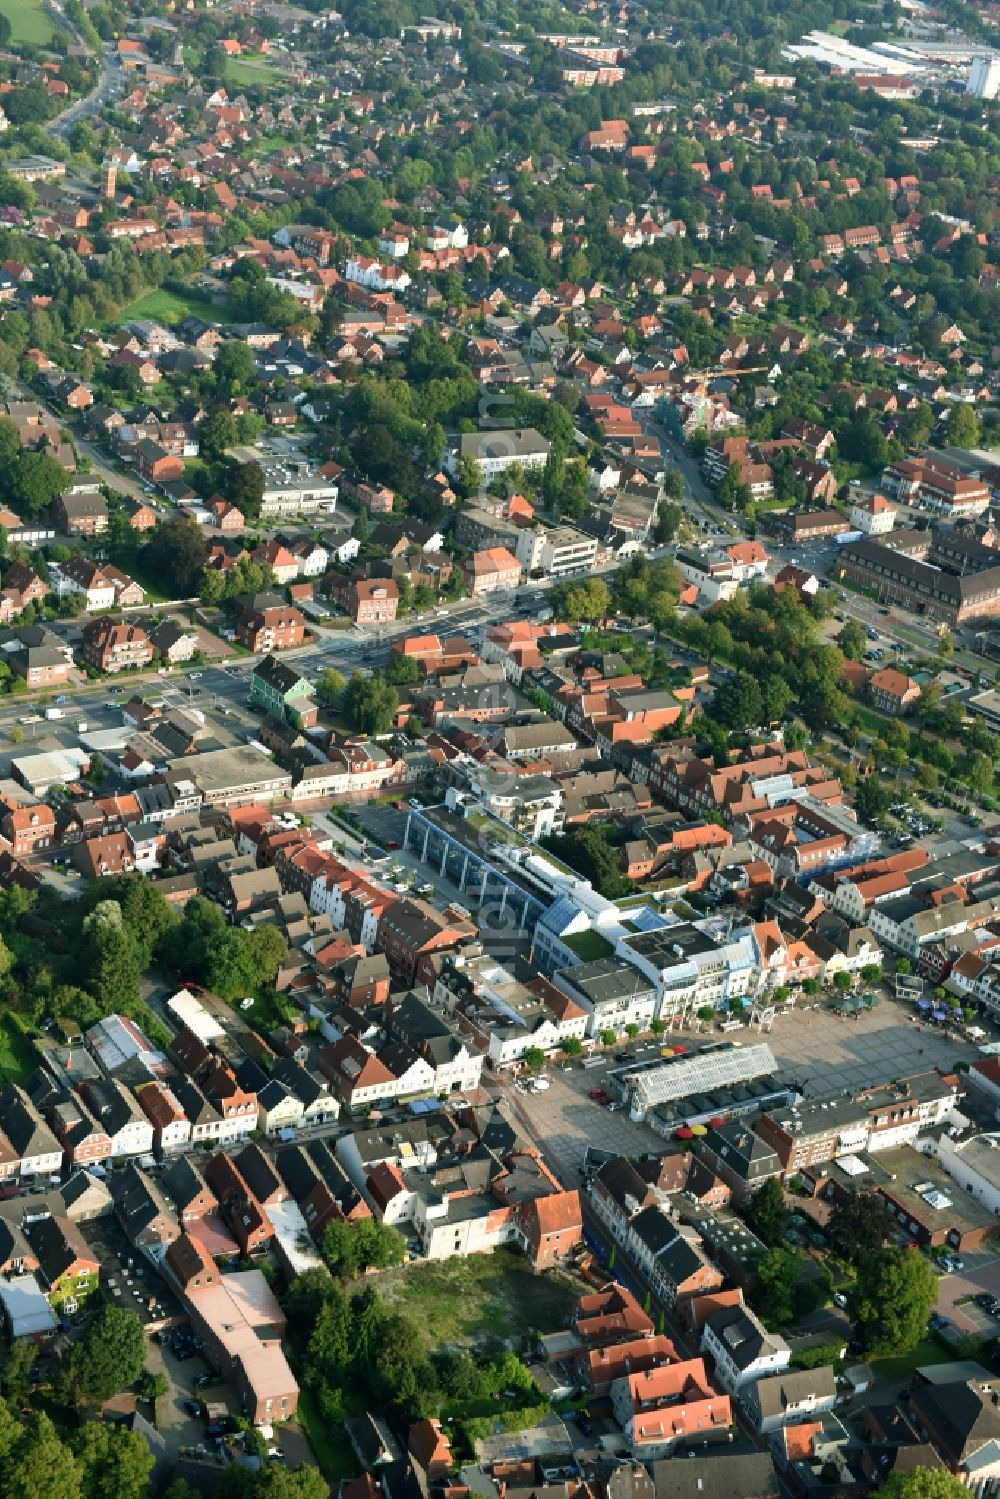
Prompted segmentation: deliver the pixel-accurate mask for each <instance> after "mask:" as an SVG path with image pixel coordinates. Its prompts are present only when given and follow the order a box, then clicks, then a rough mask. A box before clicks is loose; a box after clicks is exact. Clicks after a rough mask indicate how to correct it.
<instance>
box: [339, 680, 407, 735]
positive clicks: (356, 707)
mask: <svg viewBox="0 0 1000 1499" xmlns="http://www.w3.org/2000/svg"><path fill="white" fill-rule="evenodd" d="M343 707H344V713H345V714H346V716H347V718H348V719H349V720H350V722H351V723H352V724H353V725H354V727H355V728H356V729H359V730H360V732H361V733H362V734H387V733H388V732H389V730H390V729H391V728H392V726H393V724H394V723H395V722H396V714H397V713H398V712H399V694H398V692H397V691H396V689H395V687H393V686H391V684H390V683H388V682H386V681H385V680H384V678H382V677H378V676H371V677H366V676H364V675H363V674H362V673H361V672H359V671H356V672H355V673H354V674H353V676H352V677H351V679H350V681H349V682H348V684H347V689H346V691H345V693H344V704H343Z"/></svg>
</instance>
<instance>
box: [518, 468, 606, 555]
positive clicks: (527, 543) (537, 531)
mask: <svg viewBox="0 0 1000 1499" xmlns="http://www.w3.org/2000/svg"><path fill="white" fill-rule="evenodd" d="M542 462H543V464H544V459H543V460H542ZM515 555H516V557H517V560H518V562H520V564H521V566H522V567H523V568H524V571H525V573H526V574H527V573H531V572H541V573H544V575H545V576H546V577H547V578H570V577H578V576H580V575H581V574H583V573H589V572H591V571H592V570H593V567H594V560H595V558H596V556H597V539H596V537H594V536H587V535H586V533H585V532H583V531H578V530H577V529H576V527H575V526H549V527H542V526H539V527H537V528H531V527H526V528H525V529H524V530H523V531H520V532H519V533H518V537H517V544H516V547H515Z"/></svg>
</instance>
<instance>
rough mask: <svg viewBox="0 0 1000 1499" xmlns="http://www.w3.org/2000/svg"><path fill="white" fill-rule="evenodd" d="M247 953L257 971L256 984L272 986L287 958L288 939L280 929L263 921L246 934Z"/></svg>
mask: <svg viewBox="0 0 1000 1499" xmlns="http://www.w3.org/2000/svg"><path fill="white" fill-rule="evenodd" d="M246 944H247V951H248V952H249V954H250V959H251V962H252V963H253V965H254V968H255V969H256V971H257V983H258V984H273V983H274V981H275V979H276V978H277V976H278V969H279V968H280V967H281V965H282V963H283V962H284V961H285V959H286V958H287V956H288V938H287V937H286V936H285V934H284V932H283V931H282V930H281V928H280V927H277V926H275V925H274V923H273V922H270V921H265V922H262V923H261V925H260V926H258V927H256V928H255V929H254V930H253V931H252V932H247V933H246Z"/></svg>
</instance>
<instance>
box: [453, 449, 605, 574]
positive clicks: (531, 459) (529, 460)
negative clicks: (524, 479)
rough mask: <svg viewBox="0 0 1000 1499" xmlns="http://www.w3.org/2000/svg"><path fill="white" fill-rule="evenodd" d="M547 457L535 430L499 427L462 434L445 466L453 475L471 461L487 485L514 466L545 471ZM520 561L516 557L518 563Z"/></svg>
mask: <svg viewBox="0 0 1000 1499" xmlns="http://www.w3.org/2000/svg"><path fill="white" fill-rule="evenodd" d="M548 456H549V442H548V439H547V438H545V437H543V436H542V434H541V433H540V432H537V431H536V430H535V428H534V427H500V428H496V429H494V430H487V431H485V432H465V433H463V434H462V436H461V437H460V439H459V444H458V447H457V448H453V449H452V451H451V452H450V453H449V455H448V459H447V463H448V467H449V468H450V470H451V472H452V473H453V474H454V473H457V472H458V467H459V464H460V462H461V461H462V459H471V460H472V461H473V462H474V463H478V465H479V469H480V473H481V474H482V477H483V482H484V483H486V484H489V483H490V481H491V480H493V479H496V478H497V477H498V476H499V475H500V474H505V473H506V472H507V470H508V469H509V468H513V467H514V465H515V464H520V466H521V467H522V468H529V469H530V468H544V467H545V460H546V458H548ZM595 545H596V543H595ZM523 560H524V559H523V558H522V557H521V556H520V555H518V561H519V562H523Z"/></svg>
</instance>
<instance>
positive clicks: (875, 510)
mask: <svg viewBox="0 0 1000 1499" xmlns="http://www.w3.org/2000/svg"><path fill="white" fill-rule="evenodd" d="M850 519H851V526H852V528H853V529H854V530H855V531H863V532H864V533H865V535H866V536H884V535H885V534H886V532H887V531H891V530H892V528H893V526H894V525H895V524H896V506H895V505H894V504H893V503H892V501H891V500H887V499H886V497H885V495H884V494H866V495H859V496H858V497H857V498H856V499H852V501H851V516H850Z"/></svg>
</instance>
